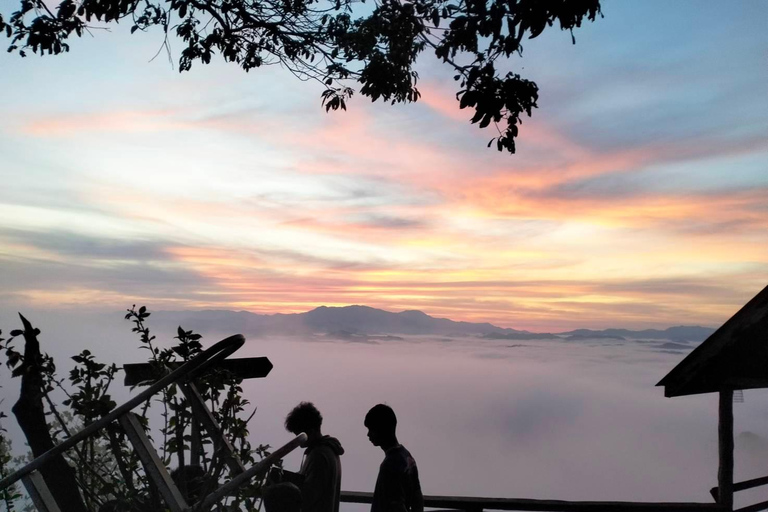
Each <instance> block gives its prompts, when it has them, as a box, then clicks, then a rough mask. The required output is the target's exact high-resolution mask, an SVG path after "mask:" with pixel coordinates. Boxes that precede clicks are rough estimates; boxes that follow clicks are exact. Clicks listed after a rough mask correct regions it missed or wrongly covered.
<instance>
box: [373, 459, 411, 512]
mask: <svg viewBox="0 0 768 512" xmlns="http://www.w3.org/2000/svg"><path fill="white" fill-rule="evenodd" d="M371 512H424V497H423V496H422V494H421V484H420V483H419V469H418V468H417V467H416V461H415V460H414V459H413V457H412V456H411V453H410V452H409V451H408V450H406V449H405V448H404V447H403V445H401V444H399V445H397V446H395V447H393V448H390V449H389V450H387V451H386V454H385V455H384V462H382V463H381V466H380V467H379V477H378V478H377V479H376V489H375V490H374V491H373V501H372V502H371Z"/></svg>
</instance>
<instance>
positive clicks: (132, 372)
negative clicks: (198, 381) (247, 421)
mask: <svg viewBox="0 0 768 512" xmlns="http://www.w3.org/2000/svg"><path fill="white" fill-rule="evenodd" d="M181 365H182V363H180V362H175V363H168V366H169V367H170V368H171V369H174V370H175V369H176V368H178V367H179V366H181ZM216 368H221V369H223V370H228V371H230V372H232V373H234V374H235V375H237V376H238V377H240V378H241V379H260V378H263V377H266V376H267V375H269V372H270V371H272V362H271V361H270V360H269V358H267V357H241V358H238V359H225V360H223V361H220V362H219V363H218V364H217V365H216ZM123 370H124V371H125V380H124V381H123V383H124V384H125V385H126V386H135V385H137V384H140V383H142V382H147V381H152V380H157V379H159V378H160V377H162V375H158V374H157V370H156V368H155V367H153V366H152V365H151V364H150V363H129V364H125V365H123Z"/></svg>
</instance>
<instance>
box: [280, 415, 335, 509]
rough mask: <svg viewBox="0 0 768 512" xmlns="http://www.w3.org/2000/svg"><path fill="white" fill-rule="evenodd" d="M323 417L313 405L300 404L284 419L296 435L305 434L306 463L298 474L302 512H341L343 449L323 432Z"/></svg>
mask: <svg viewBox="0 0 768 512" xmlns="http://www.w3.org/2000/svg"><path fill="white" fill-rule="evenodd" d="M322 424H323V416H322V415H321V414H320V411H318V410H317V408H316V407H315V406H314V405H313V404H312V403H310V402H301V403H300V404H299V405H297V406H296V407H294V408H293V410H292V411H291V412H290V413H288V416H287V417H286V418H285V429H286V430H287V431H288V432H291V433H293V434H294V435H299V434H300V433H302V432H304V433H306V434H307V441H306V442H305V443H304V444H302V445H301V446H302V448H306V450H305V451H304V461H303V462H302V464H301V469H300V470H299V473H300V474H301V475H302V476H303V477H304V480H303V482H302V483H301V485H300V488H301V510H302V512H339V498H340V495H341V459H340V458H339V456H340V455H342V454H343V453H344V448H342V447H341V443H339V440H338V439H336V438H335V437H331V436H325V435H323V434H322V432H321V426H322Z"/></svg>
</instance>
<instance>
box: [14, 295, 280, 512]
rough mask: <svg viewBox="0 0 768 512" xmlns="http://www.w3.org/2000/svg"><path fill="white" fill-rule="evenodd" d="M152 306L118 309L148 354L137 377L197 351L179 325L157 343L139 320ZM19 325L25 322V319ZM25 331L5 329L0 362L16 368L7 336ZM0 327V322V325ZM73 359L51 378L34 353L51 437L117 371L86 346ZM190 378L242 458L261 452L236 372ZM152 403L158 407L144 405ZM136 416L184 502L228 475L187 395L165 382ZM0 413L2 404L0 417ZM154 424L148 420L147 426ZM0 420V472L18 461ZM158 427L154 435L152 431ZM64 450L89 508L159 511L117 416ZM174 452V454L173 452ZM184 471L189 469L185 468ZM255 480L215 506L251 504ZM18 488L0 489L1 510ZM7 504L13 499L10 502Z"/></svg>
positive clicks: (247, 460) (96, 404) (196, 337)
mask: <svg viewBox="0 0 768 512" xmlns="http://www.w3.org/2000/svg"><path fill="white" fill-rule="evenodd" d="M149 316H150V313H149V312H148V311H147V310H146V308H145V307H141V308H138V309H137V308H136V307H135V306H133V307H132V308H130V309H129V310H128V312H127V314H126V315H125V318H126V319H128V320H130V321H131V322H132V323H133V328H132V330H133V332H135V333H137V334H138V335H139V344H140V347H141V348H143V349H145V350H147V351H148V355H149V362H150V364H151V365H152V367H153V368H154V370H155V376H154V377H153V378H151V379H150V380H149V381H147V382H145V383H143V384H149V383H151V382H153V381H154V380H156V379H157V378H160V377H162V376H164V375H166V374H167V373H168V372H169V371H171V370H172V369H174V368H176V367H178V365H180V364H183V363H184V362H185V361H189V360H190V359H192V358H194V357H195V356H196V355H199V354H200V353H201V352H202V351H203V344H202V341H201V340H202V336H201V335H200V334H196V333H194V332H192V331H187V330H184V329H183V328H182V327H179V328H178V330H177V336H176V337H175V338H174V339H175V340H177V341H178V343H176V344H170V346H169V347H161V346H158V344H157V341H156V338H155V336H154V335H152V334H151V332H150V330H149V328H148V327H147V325H146V320H147V318H149ZM25 329H33V330H34V332H35V335H37V334H40V331H39V329H35V328H34V327H32V326H31V324H28V322H27V323H25ZM24 332H25V331H24V330H14V331H11V338H10V339H9V340H4V339H3V338H0V351H3V352H4V353H5V356H6V361H5V362H6V365H7V366H8V367H9V368H11V369H13V370H14V372H16V375H17V376H18V375H20V374H19V373H18V372H17V370H18V369H19V368H22V367H24V366H25V365H24V364H23V363H24V355H23V354H22V353H21V352H19V351H17V350H16V349H15V348H14V345H13V339H14V338H15V337H17V336H22V335H24ZM0 334H2V331H0ZM71 359H72V361H73V362H74V363H75V364H74V367H73V368H72V370H70V372H69V374H68V377H67V378H66V379H62V378H59V377H58V376H57V373H56V366H55V364H54V362H53V359H52V358H51V357H50V356H48V355H47V354H42V355H41V356H40V361H39V362H40V365H39V367H38V369H39V371H40V373H41V374H42V375H41V379H40V381H39V382H40V385H41V391H42V394H43V396H44V400H45V404H46V406H47V407H46V414H47V416H48V417H49V418H50V423H49V425H48V429H49V431H50V432H51V435H52V437H53V438H54V440H55V441H56V442H60V441H61V440H63V439H64V438H67V437H70V436H71V435H72V433H73V432H76V431H78V430H80V429H82V428H83V427H84V426H85V425H88V424H89V423H91V422H93V421H95V420H97V419H98V418H100V417H102V416H103V415H105V414H107V413H109V412H110V411H111V410H112V409H114V408H115V406H116V403H115V400H114V399H113V398H112V395H111V392H110V387H111V385H112V384H113V383H114V381H115V379H116V377H117V375H118V373H119V372H120V371H121V370H122V369H121V368H120V367H118V366H117V365H116V364H114V363H111V364H108V363H103V362H100V361H98V360H97V359H96V358H95V356H94V355H93V354H92V353H91V352H90V351H89V350H83V351H81V352H80V353H79V354H77V355H75V356H73V357H72V358H71ZM194 384H195V385H196V387H197V390H198V391H199V393H200V395H201V397H202V398H203V400H204V401H205V403H206V405H207V407H208V408H209V410H211V411H212V414H213V416H214V417H215V419H216V420H217V422H218V423H219V425H220V426H221V429H222V432H223V434H224V435H225V436H226V437H227V438H228V439H229V440H230V442H231V443H232V444H233V445H234V447H235V449H236V451H237V455H238V456H239V458H240V460H241V461H242V462H243V464H244V465H246V467H247V466H250V465H252V464H254V463H256V462H258V461H259V460H261V459H262V458H263V457H264V456H266V455H267V454H268V453H269V446H266V445H259V446H255V447H254V446H252V445H251V443H250V441H249V439H248V437H249V431H248V421H249V420H250V418H251V417H253V414H254V413H255V409H253V411H252V412H251V413H250V415H249V416H246V412H247V411H246V409H248V407H249V405H250V404H249V402H248V400H247V399H246V398H245V397H244V396H243V389H242V386H241V379H239V378H238V377H237V376H235V375H232V374H231V373H229V372H224V371H221V370H216V369H212V370H211V371H208V372H206V373H205V374H204V375H201V376H199V377H196V378H195V382H194ZM157 408H159V409H160V413H159V418H160V424H159V425H157V418H158V414H155V413H152V411H153V410H154V409H157ZM135 412H137V413H139V414H140V416H139V420H140V422H141V424H142V425H143V426H144V428H145V431H146V433H147V435H148V436H149V437H150V439H153V438H154V439H157V441H154V442H155V444H156V445H159V446H158V448H159V451H160V453H161V459H162V460H163V462H164V464H165V465H166V466H167V467H169V468H172V467H175V469H174V470H173V471H172V476H173V477H174V480H176V483H177V485H178V486H179V487H180V489H181V490H182V492H183V493H184V494H185V497H186V498H187V500H188V503H189V504H193V503H194V502H195V501H196V500H197V499H199V498H201V497H204V496H205V495H207V494H209V493H210V492H211V491H213V490H214V489H215V488H216V487H218V486H219V485H220V483H221V481H222V479H224V478H226V476H227V466H226V464H225V460H224V458H223V454H222V453H220V451H219V447H218V445H217V443H216V442H215V441H214V438H212V437H211V436H210V435H209V434H208V433H206V432H205V431H204V430H203V431H200V430H199V429H196V427H195V422H193V416H192V412H191V407H190V404H189V403H188V401H187V399H186V397H185V396H184V395H183V394H182V393H180V391H179V388H178V387H176V386H171V387H168V388H166V392H165V393H163V394H162V395H157V398H155V399H151V400H149V401H147V402H146V403H145V404H144V406H143V408H141V410H139V409H137V410H135ZM4 417H5V414H4V413H2V412H0V418H4ZM153 425H154V426H153ZM3 434H4V430H3V429H2V428H1V427H0V477H2V475H6V474H10V473H11V472H13V471H14V470H15V469H17V467H16V463H15V462H14V459H13V458H12V457H11V456H10V446H9V444H8V441H7V439H6V438H5V437H4V436H3ZM158 434H159V435H158ZM66 456H67V457H68V458H69V461H70V463H71V465H72V467H73V468H75V472H76V477H77V481H78V484H79V488H80V491H81V494H82V496H83V499H84V502H85V504H86V506H87V507H88V509H89V510H93V511H94V512H97V511H100V510H131V511H133V510H147V511H151V510H163V509H164V506H163V505H162V502H161V500H160V497H159V495H158V493H157V490H156V489H155V488H154V486H153V485H152V484H151V482H150V481H149V480H148V478H147V476H146V474H145V473H144V471H143V470H142V466H141V463H140V461H139V459H138V456H137V453H136V451H135V450H134V449H133V448H132V446H131V445H130V443H129V442H128V439H127V437H126V435H125V433H124V432H123V431H122V429H121V428H119V427H118V426H117V424H113V425H111V426H110V427H109V428H107V429H104V430H102V431H101V432H99V433H98V435H96V436H93V437H91V438H89V439H88V440H87V441H85V442H83V443H80V444H79V445H78V446H77V447H76V448H75V449H73V450H72V451H71V452H67V454H66ZM174 459H175V460H174ZM190 475H191V476H190ZM259 489H260V482H258V481H254V482H251V483H250V484H249V485H246V486H244V487H243V488H241V489H240V490H239V492H238V493H237V494H235V495H232V496H229V497H228V498H227V499H226V501H225V502H224V503H222V504H221V505H220V508H221V509H222V510H233V511H234V510H241V509H242V508H243V507H244V508H245V509H247V510H253V509H255V508H256V505H257V500H258V496H259V495H260V492H259ZM20 500H23V498H22V495H21V494H20V493H18V492H17V489H16V488H15V487H11V488H9V489H7V490H6V491H4V492H3V493H2V494H0V502H3V503H4V505H5V508H6V509H7V510H9V511H10V510H16V509H18V504H19V503H20ZM14 507H15V508H14Z"/></svg>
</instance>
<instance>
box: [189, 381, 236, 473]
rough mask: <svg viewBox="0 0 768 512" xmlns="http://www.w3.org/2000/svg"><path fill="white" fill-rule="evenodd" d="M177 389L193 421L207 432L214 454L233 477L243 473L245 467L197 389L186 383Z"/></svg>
mask: <svg viewBox="0 0 768 512" xmlns="http://www.w3.org/2000/svg"><path fill="white" fill-rule="evenodd" d="M179 388H181V391H182V393H184V396H185V397H186V398H187V401H188V402H189V405H190V407H192V413H193V417H194V418H195V421H198V420H199V421H200V423H201V424H202V427H203V428H204V429H205V430H206V432H208V435H209V436H211V438H212V439H213V445H214V449H215V450H216V453H217V454H218V455H219V456H221V457H223V458H224V461H225V462H226V464H227V466H229V471H230V472H231V473H232V474H233V475H239V474H241V473H243V472H245V467H244V466H243V463H242V462H240V459H239V458H238V457H237V454H236V453H235V449H234V447H233V446H232V444H231V443H230V442H229V439H227V438H226V436H225V435H224V434H223V432H222V431H221V427H220V426H219V423H218V422H217V421H216V418H214V417H213V414H211V411H209V410H208V407H207V406H206V405H205V400H203V397H202V396H200V392H199V391H198V390H197V387H196V386H195V385H194V384H193V383H191V382H187V383H183V384H179Z"/></svg>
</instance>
